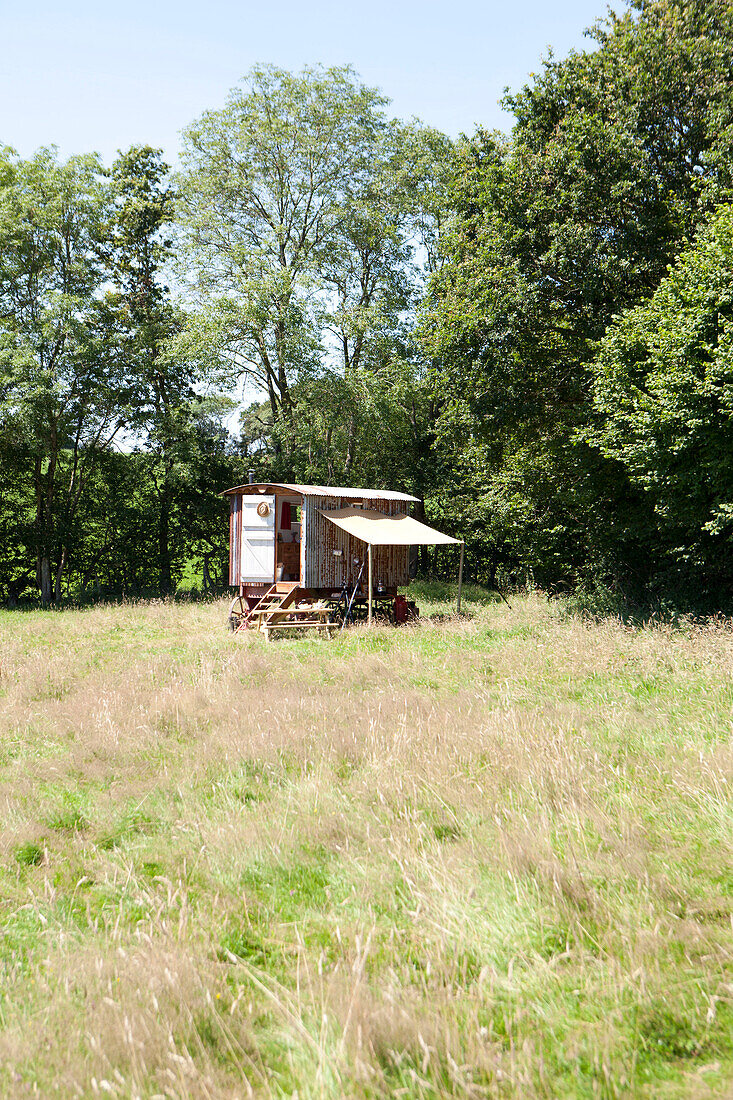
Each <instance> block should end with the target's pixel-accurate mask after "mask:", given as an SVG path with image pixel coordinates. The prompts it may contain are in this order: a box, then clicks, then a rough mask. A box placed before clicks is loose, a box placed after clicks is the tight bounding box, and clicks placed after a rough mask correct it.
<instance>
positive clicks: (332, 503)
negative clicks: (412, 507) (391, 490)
mask: <svg viewBox="0 0 733 1100" xmlns="http://www.w3.org/2000/svg"><path fill="white" fill-rule="evenodd" d="M352 504H353V500H349V499H348V498H346V497H331V496H329V497H314V496H307V497H305V498H304V500H303V516H304V519H305V523H304V525H303V526H304V527H305V531H304V532H303V529H302V527H301V537H302V538H303V542H304V552H305V577H304V581H303V583H304V584H305V586H306V587H307V588H333V589H334V590H335V589H339V588H341V586H342V585H343V583H344V581H351V582H354V581H356V578H357V576H358V574H359V569H360V563H361V562H362V561H364V560H366V555H367V547H366V543H363V542H362V541H361V540H360V539H355V538H354V537H353V536H352V535H348V534H347V533H346V532H345V531H341V530H340V529H339V528H338V527H337V526H336V525H335V524H334V523H331V522H330V521H329V520H327V519H326V517H325V516H322V515H321V513H320V511H319V509H322V510H323V511H328V510H333V509H335V508H348V507H349V506H350V505H352ZM364 504H365V506H366V507H368V508H371V509H373V510H374V511H377V512H384V513H385V514H386V515H388V516H396V515H404V514H405V513H406V512H407V509H408V502H407V501H404V500H369V498H368V497H367V496H366V495H365V496H364ZM334 550H341V554H340V555H336V554H334ZM409 556H410V548H409V547H408V546H375V547H374V548H373V551H372V574H373V575H372V580H373V582H374V585H375V587H376V586H377V585H379V584H383V585H385V586H386V587H388V588H391V587H393V586H395V585H404V584H408V583H409V580H410V575H409ZM355 558H358V563H357V562H355V561H354V559H355ZM366 579H367V575H366V569H365V570H364V577H363V580H364V582H365V583H366Z"/></svg>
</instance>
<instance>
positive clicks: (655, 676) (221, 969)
mask: <svg viewBox="0 0 733 1100" xmlns="http://www.w3.org/2000/svg"><path fill="white" fill-rule="evenodd" d="M445 594H446V593H445V592H444V591H442V590H439V589H437V588H433V589H430V588H426V587H423V589H422V590H421V592H420V594H419V599H420V603H421V605H422V607H423V610H424V611H427V612H429V613H433V614H434V616H435V617H434V618H433V619H430V618H425V619H423V620H422V621H421V623H420V624H419V625H417V626H414V627H404V628H401V629H398V630H395V629H392V628H384V627H376V628H374V629H372V630H369V629H368V628H365V627H364V628H355V629H353V630H350V631H348V632H346V633H345V634H343V635H342V636H340V637H339V638H337V639H335V640H334V641H332V642H328V641H326V640H323V639H320V638H309V639H301V640H281V641H279V642H275V643H272V644H270V645H269V646H268V645H265V643H264V642H263V641H262V639H261V638H260V637H258V636H249V635H245V636H237V637H233V636H232V635H231V634H229V633H227V631H226V629H225V623H226V610H227V608H226V604H225V603H213V604H202V603H198V604H196V603H191V604H178V605H176V604H172V603H171V604H166V603H157V604H137V605H136V604H128V605H122V606H110V607H107V606H99V607H95V608H93V609H90V610H83V611H65V612H58V613H54V612H40V611H39V612H0V814H1V815H2V832H1V834H0V841H1V843H2V860H1V862H0V1095H2V1096H4V1097H5V1096H8V1097H25V1096H40V1097H43V1098H46V1097H56V1096H58V1097H84V1098H86V1097H97V1096H99V1097H108V1098H109V1097H120V1098H122V1097H124V1098H130V1100H131V1098H135V1097H137V1098H141V1100H142V1098H145V1100H152V1098H153V1097H157V1098H161V1100H162V1098H164V1097H165V1098H177V1100H178V1098H181V1100H182V1098H189V1097H190V1098H196V1100H199V1098H200V1100H223V1098H227V1100H229V1098H232V1100H233V1098H235V1097H236V1098H239V1097H295V1096H297V1097H298V1098H300V1100H305V1098H340V1097H365V1098H366V1097H406V1098H413V1097H415V1098H418V1097H419V1098H434V1097H435V1098H437V1097H468V1098H479V1097H517V1098H519V1097H521V1098H525V1097H530V1098H531V1097H547V1098H554V1097H566V1096H567V1097H607V1098H612V1097H627V1096H628V1097H634V1096H639V1097H694V1098H704V1097H730V1096H731V1095H733V968H732V966H731V962H732V958H733V917H732V908H731V906H732V899H733V862H732V860H731V840H732V838H733V827H732V818H731V801H730V785H731V779H732V777H733V769H732V767H731V763H732V757H731V745H730V733H731V721H732V719H733V632H732V630H731V623H730V622H728V621H718V622H710V623H707V624H704V625H694V624H684V623H683V624H681V625H678V626H677V627H676V628H672V627H667V626H662V625H660V626H647V627H645V628H632V627H627V626H625V625H623V624H621V623H620V622H618V621H611V620H607V621H595V622H591V621H585V620H583V619H581V618H579V617H577V616H573V615H572V614H570V613H569V612H568V611H567V609H564V608H563V606H562V605H561V604H560V603H558V602H556V601H554V602H552V603H548V602H547V601H546V600H545V599H544V598H543V597H541V596H539V595H527V596H521V597H517V598H515V599H513V600H512V607H511V608H510V607H508V606H507V605H506V604H504V603H501V602H495V601H493V600H492V599H491V598H490V597H488V596H487V595H485V594H482V593H481V592H479V591H473V592H472V591H470V590H469V593H468V595H469V600H468V603H467V605H466V606H467V609H468V615H467V616H466V617H465V618H462V619H456V618H452V617H450V616H448V615H443V616H441V615H440V612H443V613H446V612H447V611H448V610H449V607H448V605H447V604H442V603H441V602H440V599H441V596H444V595H445ZM436 613H437V614H436Z"/></svg>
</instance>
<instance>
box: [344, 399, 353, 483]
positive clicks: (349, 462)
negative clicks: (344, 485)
mask: <svg viewBox="0 0 733 1100" xmlns="http://www.w3.org/2000/svg"><path fill="white" fill-rule="evenodd" d="M355 455H356V417H355V416H354V415H353V414H352V416H351V418H350V420H349V434H348V436H347V439H346V460H345V462H344V474H345V475H346V481H347V482H348V480H349V475H350V474H351V468H352V466H353V465H354V458H355Z"/></svg>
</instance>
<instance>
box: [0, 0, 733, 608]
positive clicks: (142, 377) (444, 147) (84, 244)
mask: <svg viewBox="0 0 733 1100" xmlns="http://www.w3.org/2000/svg"><path fill="white" fill-rule="evenodd" d="M589 36H590V42H589V48H588V49H587V50H579V51H574V52H572V53H571V54H570V55H569V56H568V57H567V58H564V59H562V60H556V59H555V58H554V57H552V56H550V57H548V58H547V59H545V60H544V61H543V62H542V64H541V67H540V69H539V71H538V72H537V73H536V74H533V75H532V76H531V77H530V80H529V81H528V83H527V84H526V85H525V87H524V88H522V89H521V90H520V91H519V92H517V93H516V94H513V95H508V96H507V99H506V103H505V105H506V106H507V107H508V108H509V109H511V111H512V112H513V115H514V118H515V123H514V126H513V128H512V131H511V133H510V134H508V135H502V134H498V133H489V132H486V131H485V130H483V129H480V128H479V129H478V130H477V131H476V132H475V133H474V134H472V135H469V136H462V137H460V138H459V139H458V140H457V141H452V140H450V139H449V138H448V137H447V136H446V135H444V134H441V133H439V132H438V131H436V130H434V129H432V128H430V127H428V126H425V125H423V124H422V123H419V122H417V121H414V120H413V121H411V122H404V121H402V120H399V119H394V118H392V117H391V115H390V113H389V102H388V100H387V99H386V98H385V97H384V96H383V95H382V94H381V93H379V92H378V91H377V90H375V89H372V88H369V87H367V86H365V85H364V84H363V83H362V81H361V80H360V79H359V77H358V76H357V74H356V73H354V72H353V70H352V69H350V68H349V67H341V68H322V67H315V68H309V69H305V70H304V71H303V72H301V73H298V74H292V73H288V72H285V71H283V70H280V69H277V68H275V67H272V66H259V67H256V68H255V69H253V70H252V71H251V72H250V73H249V74H248V76H247V78H245V80H244V81H243V82H242V84H241V85H240V86H238V87H237V88H236V89H235V90H234V91H232V93H231V94H230V96H229V99H228V101H227V103H226V104H225V106H224V107H223V108H222V109H220V110H212V111H208V112H206V113H205V114H203V115H202V116H201V118H199V119H198V120H196V121H195V122H193V123H192V124H191V125H190V126H189V127H188V128H187V130H186V131H185V132H184V135H183V146H182V150H181V155H180V167H179V169H178V170H177V171H176V172H175V173H173V172H171V170H170V169H169V167H168V166H167V165H166V164H165V163H164V161H163V159H162V154H161V153H160V151H157V150H154V149H151V148H148V147H144V146H140V147H135V148H132V149H130V150H128V151H126V152H124V153H121V154H120V155H119V156H118V158H117V159H116V161H115V162H114V164H112V165H111V166H105V165H104V164H102V163H101V161H100V160H99V158H97V157H95V156H79V157H71V158H70V159H68V160H67V161H65V162H61V161H60V160H59V158H58V156H57V155H56V153H55V152H54V150H41V151H39V152H38V153H37V154H36V155H35V156H33V157H31V158H29V159H23V158H21V157H19V156H18V155H17V154H16V153H15V152H14V151H13V150H12V149H9V148H6V149H4V150H2V152H1V153H0V476H1V479H2V481H1V484H2V498H1V499H0V598H2V599H4V600H5V601H6V602H10V603H14V602H17V601H18V600H19V599H21V598H23V597H24V596H25V597H26V598H33V599H40V600H42V602H44V603H46V604H50V603H53V602H60V601H61V600H63V599H65V598H69V597H71V598H75V599H79V598H85V597H92V596H99V595H102V596H107V597H109V596H112V595H118V594H122V595H130V596H134V595H149V594H161V595H167V594H170V593H172V592H174V591H176V590H180V589H181V588H182V587H186V586H189V587H190V586H191V585H193V584H196V585H198V586H199V587H201V586H203V587H216V586H217V585H218V586H221V585H223V584H224V583H225V570H226V559H227V536H228V529H227V523H226V509H225V506H224V505H223V504H222V501H221V498H220V496H219V495H218V494H219V493H220V492H221V490H222V489H224V488H226V487H228V486H229V485H231V484H235V483H238V482H241V481H243V480H246V476H247V471H248V470H249V469H252V470H253V471H254V473H255V477H256V478H257V479H258V480H279V481H290V480H294V481H302V482H313V483H323V484H347V485H348V484H351V485H369V486H373V487H389V488H394V489H402V490H405V491H408V492H411V493H413V494H414V495H415V496H416V497H418V498H419V500H420V504H419V505H418V506H417V507H418V511H419V514H421V515H422V516H425V517H427V518H428V520H429V521H432V522H434V523H435V524H436V525H439V526H442V527H443V528H445V529H446V530H448V531H451V532H457V533H458V532H460V533H461V534H462V535H463V536H464V537H465V538H466V539H467V565H468V569H469V572H470V574H471V576H472V577H473V578H474V579H476V580H478V581H480V582H483V583H488V584H497V583H500V584H501V583H506V582H512V583H526V582H529V583H536V584H539V585H541V586H543V587H545V588H546V589H548V590H561V589H581V590H584V591H585V592H586V593H590V594H594V595H595V598H597V599H599V600H601V601H602V600H604V599H607V600H609V601H610V600H619V599H623V600H635V601H640V600H645V599H649V598H650V596H653V597H655V598H664V599H674V600H676V601H677V602H680V601H687V602H689V603H694V602H697V603H698V604H699V603H707V604H708V605H711V606H722V605H723V604H724V603H725V602H726V601H728V600H729V599H730V596H731V582H732V580H733V571H732V569H731V565H733V561H732V560H731V547H732V545H733V543H732V541H731V533H732V528H731V524H732V523H733V467H732V466H731V456H733V446H732V445H731V438H733V437H732V436H731V413H732V410H733V396H732V395H733V389H731V377H730V373H729V372H730V365H729V363H730V349H731V319H732V317H733V297H732V295H733V264H732V262H731V260H732V249H733V213H732V212H731V207H730V200H731V182H732V181H731V152H732V150H731V147H730V146H731V142H732V141H733V14H731V9H730V8H729V6H728V5H727V3H725V2H723V0H653V2H647V0H638V2H635V3H633V4H631V5H630V6H629V7H628V8H627V9H626V10H624V11H623V12H621V13H620V14H609V15H608V16H607V17H606V18H605V19H603V20H600V21H599V22H598V23H597V24H596V25H595V26H594V27H593V28H592V29H591V31H590V32H589ZM440 565H441V563H440V559H439V557H431V556H430V555H427V554H426V555H424V557H423V559H422V562H421V568H422V569H423V570H424V571H426V572H430V571H433V572H435V571H436V570H438V571H439V570H440Z"/></svg>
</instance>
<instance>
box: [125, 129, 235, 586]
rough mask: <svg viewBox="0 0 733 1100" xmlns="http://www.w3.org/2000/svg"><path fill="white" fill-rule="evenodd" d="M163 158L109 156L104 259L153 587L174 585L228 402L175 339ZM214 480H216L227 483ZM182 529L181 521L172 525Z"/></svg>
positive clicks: (170, 204) (177, 314)
mask: <svg viewBox="0 0 733 1100" xmlns="http://www.w3.org/2000/svg"><path fill="white" fill-rule="evenodd" d="M168 176H169V168H168V165H167V164H165V163H164V162H163V160H162V157H161V152H160V150H156V149H152V148H150V147H149V146H133V147H132V148H131V149H130V150H128V151H127V152H125V153H122V154H120V156H119V157H118V159H117V160H116V161H115V163H114V165H113V166H112V196H113V208H112V220H111V224H110V233H109V240H110V266H111V270H112V273H113V277H114V279H115V281H116V283H117V290H116V293H114V294H112V295H110V301H111V302H113V303H114V307H115V308H116V311H117V316H118V324H119V329H120V331H121V332H123V333H124V347H125V354H126V357H127V362H128V369H129V374H130V379H131V381H132V384H133V386H134V391H135V409H134V412H133V415H132V418H131V427H132V429H133V430H134V431H135V432H136V433H137V434H138V436H140V437H141V439H140V444H139V445H140V446H142V447H144V448H145V450H146V452H147V454H148V456H149V461H148V462H147V464H146V470H147V473H148V475H149V477H150V478H151V481H152V487H153V493H154V497H155V501H156V507H155V531H156V558H157V563H158V587H159V591H160V593H161V595H164V596H165V595H168V594H170V592H171V591H172V590H173V587H174V580H173V559H174V556H177V557H179V558H180V555H181V553H182V552H183V545H182V542H183V540H182V539H181V538H180V537H179V538H178V540H177V541H178V545H177V551H176V555H174V551H173V545H172V542H173V528H174V522H175V514H176V512H178V513H180V512H181V510H182V509H190V505H191V501H190V499H189V498H190V496H191V495H192V494H193V493H195V492H196V489H194V486H196V487H197V489H198V488H199V487H198V485H197V483H198V482H199V479H200V476H201V466H202V463H203V464H205V461H206V458H205V456H206V454H207V450H208V448H207V445H206V442H205V437H206V435H207V433H208V432H212V433H213V435H214V436H218V434H219V429H218V425H217V417H218V414H219V413H220V412H222V411H223V410H224V409H225V408H227V407H228V406H227V402H226V401H224V400H223V398H222V397H221V396H220V395H219V393H218V391H217V389H216V387H217V383H218V382H219V372H218V371H217V369H216V364H215V363H213V364H212V363H209V362H206V361H205V360H203V359H202V358H201V357H200V356H196V355H189V354H186V349H185V345H182V344H180V343H177V342H176V339H175V338H176V336H178V335H179V334H180V332H181V330H182V328H183V323H184V317H183V314H182V313H181V311H180V310H178V309H176V307H175V306H174V305H173V303H172V301H171V296H170V292H169V289H168V287H167V286H166V284H165V282H164V273H165V269H166V265H167V264H169V263H170V260H171V257H172V240H171V238H170V236H169V235H168V234H169V233H170V229H171V223H172V221H173V212H174V194H173V191H172V188H171V186H170V183H169V179H168ZM224 487H225V486H224V485H214V486H212V490H213V491H214V492H215V491H216V489H221V488H224ZM178 534H179V536H180V531H179V532H178Z"/></svg>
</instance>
